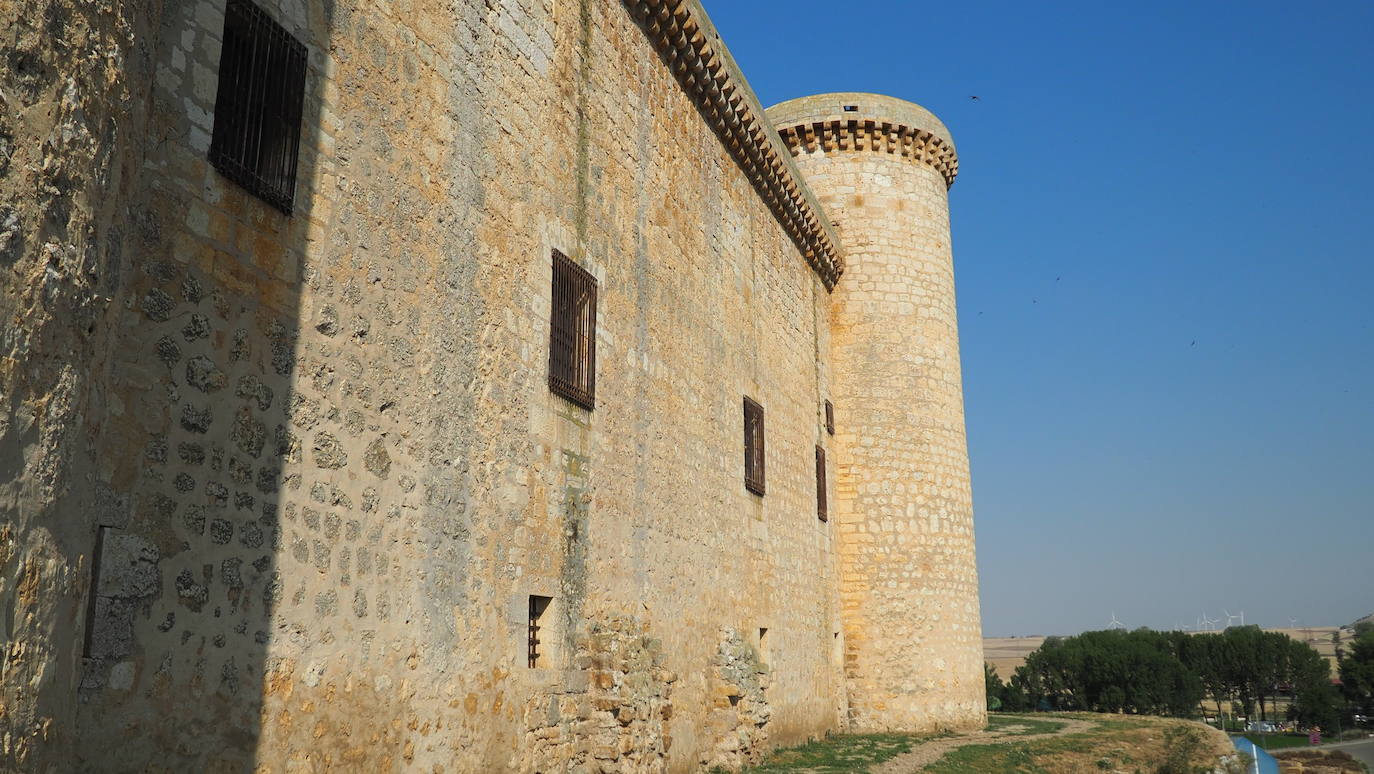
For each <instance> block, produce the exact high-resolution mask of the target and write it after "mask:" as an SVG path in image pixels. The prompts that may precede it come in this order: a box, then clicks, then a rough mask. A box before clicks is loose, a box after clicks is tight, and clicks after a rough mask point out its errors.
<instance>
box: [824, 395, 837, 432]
mask: <svg viewBox="0 0 1374 774" xmlns="http://www.w3.org/2000/svg"><path fill="white" fill-rule="evenodd" d="M825 432H827V433H829V434H831V435H834V434H835V404H833V403H831V402H830V401H828V400H827V401H826V402H825Z"/></svg>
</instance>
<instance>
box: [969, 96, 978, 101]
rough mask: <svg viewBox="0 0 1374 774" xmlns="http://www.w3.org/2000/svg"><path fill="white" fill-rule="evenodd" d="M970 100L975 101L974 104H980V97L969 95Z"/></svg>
mask: <svg viewBox="0 0 1374 774" xmlns="http://www.w3.org/2000/svg"><path fill="white" fill-rule="evenodd" d="M969 99H971V100H973V101H974V102H978V101H979V100H978V97H976V96H973V95H969Z"/></svg>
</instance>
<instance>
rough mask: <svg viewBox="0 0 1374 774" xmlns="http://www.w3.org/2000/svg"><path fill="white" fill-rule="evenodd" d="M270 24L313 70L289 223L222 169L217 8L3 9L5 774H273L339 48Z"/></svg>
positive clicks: (34, 4)
mask: <svg viewBox="0 0 1374 774" xmlns="http://www.w3.org/2000/svg"><path fill="white" fill-rule="evenodd" d="M230 5H233V3H232V2H231V3H230ZM16 6H17V7H16ZM263 7H264V8H265V9H266V10H267V12H268V15H269V16H270V17H272V18H273V19H276V20H278V21H280V22H281V23H282V25H283V26H284V27H285V28H286V29H287V30H288V31H289V32H291V33H292V34H294V35H296V36H297V37H298V38H299V39H301V40H302V41H303V42H304V43H305V44H306V46H307V47H308V49H309V51H310V56H311V59H310V63H311V64H310V67H309V73H308V76H307V78H306V86H305V89H306V91H305V103H304V111H303V113H304V118H303V121H302V124H301V128H300V148H301V152H300V155H299V168H298V176H297V181H298V182H297V184H296V186H295V189H294V190H295V196H294V206H293V214H292V215H291V216H290V217H288V216H287V215H285V214H283V213H282V212H280V211H279V210H278V209H275V208H273V207H272V206H270V205H268V204H267V203H265V202H264V201H263V200H262V199H260V198H258V197H255V196H254V195H252V194H250V193H248V192H247V191H246V190H244V189H243V188H241V187H239V186H237V185H235V184H233V183H231V182H229V180H227V179H226V178H225V177H223V176H222V175H221V174H220V173H219V172H217V171H215V170H214V169H213V168H212V167H211V165H210V163H209V161H208V152H209V144H210V138H211V136H212V132H213V127H214V121H215V100H216V85H217V78H216V74H217V73H218V70H219V66H220V55H221V51H222V48H223V35H224V31H225V28H224V25H225V8H226V4H225V2H223V0H217V1H216V2H188V3H169V4H167V5H166V6H165V7H164V6H162V5H161V4H160V3H158V2H156V0H152V1H150V2H135V3H130V4H125V5H121V6H117V7H115V8H114V9H111V8H109V7H107V6H103V5H102V6H100V7H99V8H96V7H94V6H90V7H87V6H83V5H81V4H78V3H75V2H72V1H71V0H15V1H14V2H5V3H4V4H3V8H4V10H3V11H0V15H3V17H4V18H6V19H7V20H8V21H7V24H9V22H14V26H13V27H11V28H10V30H8V31H7V32H6V33H5V34H4V37H5V39H4V40H3V41H0V47H3V48H4V49H5V50H4V51H0V60H3V63H0V101H3V102H4V104H5V109H4V110H0V114H8V115H9V116H11V117H13V118H17V120H13V121H7V120H5V119H0V164H5V165H6V166H9V164H10V163H13V164H14V165H15V166H14V167H13V169H14V171H15V175H14V176H12V177H9V176H7V175H3V176H0V179H3V180H4V183H3V185H4V187H3V189H0V191H3V194H4V198H3V199H0V269H3V270H5V272H6V273H7V276H6V277H4V278H3V280H0V282H3V285H4V288H3V289H4V291H5V297H4V298H3V300H0V312H2V313H4V316H5V318H6V319H7V320H11V319H12V320H14V321H15V325H14V326H13V328H11V329H9V330H7V332H6V333H5V334H3V335H0V363H3V366H2V367H0V388H3V389H0V398H3V412H4V413H3V414H0V524H3V527H0V621H2V622H3V629H0V641H3V642H5V645H6V648H5V653H4V656H3V658H4V661H3V665H2V666H0V689H2V690H3V693H2V694H0V704H3V705H4V706H5V707H6V709H5V711H4V712H3V713H0V737H3V739H4V742H3V747H2V748H0V768H4V769H7V770H8V769H9V767H11V766H14V767H17V768H18V769H19V770H26V771H67V770H82V771H106V770H109V771H114V770H119V771H126V770H145V769H147V770H153V769H158V768H164V769H167V770H174V771H191V770H220V769H228V770H251V769H252V768H253V767H254V765H255V756H256V742H257V738H258V736H259V734H260V723H261V720H260V714H261V713H260V709H261V706H262V701H263V691H264V688H265V686H268V685H270V680H269V675H268V674H267V672H268V670H267V655H266V654H267V647H268V643H269V641H270V639H271V638H272V636H274V635H273V611H274V609H275V606H276V604H277V602H278V600H279V599H280V598H281V593H282V582H281V576H280V573H279V572H278V570H277V566H276V564H277V558H276V553H277V550H278V548H279V546H280V544H281V538H280V534H281V531H280V530H281V527H280V521H281V513H282V510H283V509H282V504H281V495H282V490H283V489H284V488H286V487H290V486H292V485H293V482H292V480H291V477H290V476H289V475H284V474H283V469H284V467H286V466H289V465H290V464H291V463H292V461H294V460H298V459H300V457H301V455H302V448H301V442H300V441H299V440H298V439H297V437H296V436H295V433H294V432H293V429H292V428H293V425H292V419H293V407H294V405H295V401H294V393H293V381H294V379H295V378H296V340H297V329H296V327H297V324H298V319H299V317H300V311H299V307H300V301H299V298H300V292H301V287H302V272H303V268H302V267H303V266H304V265H305V257H306V252H307V248H308V245H307V234H308V233H309V231H310V229H311V220H312V218H313V215H314V212H313V211H314V207H315V201H314V197H313V190H314V187H315V185H316V180H315V178H316V174H317V169H316V165H317V154H316V149H317V148H318V147H320V146H321V130H320V92H321V86H322V83H321V79H320V77H319V72H318V67H317V64H318V62H319V61H321V60H320V59H319V58H318V57H319V54H320V52H323V51H328V34H327V30H328V29H329V26H330V23H329V15H328V14H327V13H326V12H325V11H323V10H320V9H315V10H314V11H313V12H311V13H307V12H306V11H305V10H304V9H303V8H300V7H298V4H295V3H292V2H290V0H284V1H283V2H273V0H268V1H267V2H266V3H264V4H263ZM307 31H308V33H307ZM8 171H10V170H9V169H0V173H7V172H8ZM35 192H37V193H36V194H35ZM329 452H330V450H329V449H324V450H318V449H317V450H316V453H317V454H324V455H326V456H327V455H328V454H329ZM294 484H295V485H297V486H298V485H299V477H297V480H296V481H295V482H294Z"/></svg>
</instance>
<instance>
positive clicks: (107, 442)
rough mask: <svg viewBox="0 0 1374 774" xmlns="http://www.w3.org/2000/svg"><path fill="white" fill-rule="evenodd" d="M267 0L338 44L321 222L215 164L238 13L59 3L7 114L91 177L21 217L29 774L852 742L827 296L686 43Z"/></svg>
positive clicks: (588, 6)
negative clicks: (588, 366) (565, 346)
mask: <svg viewBox="0 0 1374 774" xmlns="http://www.w3.org/2000/svg"><path fill="white" fill-rule="evenodd" d="M260 4H261V5H262V6H263V7H264V8H265V9H266V10H267V11H268V12H269V13H270V14H271V15H272V16H273V18H275V19H276V20H277V21H278V22H280V23H281V24H282V25H283V26H284V27H286V28H287V29H288V30H289V31H290V32H292V33H293V34H295V35H296V36H298V37H299V38H300V39H301V40H302V41H303V42H305V43H306V45H307V46H308V47H309V49H310V64H309V75H308V78H307V89H306V91H307V97H306V110H305V123H304V127H303V129H302V139H301V144H302V152H301V156H300V172H299V183H298V186H297V201H296V212H295V214H294V215H293V216H291V217H290V218H287V217H285V216H283V215H281V214H280V213H278V212H276V211H275V210H272V209H270V208H269V207H267V206H266V205H264V204H263V203H262V202H260V201H258V200H256V199H254V198H253V197H251V196H250V195H248V194H247V193H245V192H244V191H242V190H241V189H239V188H237V187H236V186H234V185H233V184H231V183H229V182H228V181H227V180H226V179H224V178H223V177H222V176H220V175H219V174H218V173H217V172H215V171H214V170H213V169H212V168H211V167H210V166H209V164H208V162H207V160H206V151H207V149H208V144H209V137H210V133H211V131H212V128H213V119H214V117H213V110H214V100H215V90H216V77H217V65H218V57H219V45H220V35H221V31H222V27H223V15H222V14H223V4H222V3H221V2H212V1H210V0H193V1H191V2H185V3H179V4H175V5H170V6H168V7H166V8H163V7H161V6H158V5H156V4H148V5H146V6H145V5H138V6H128V7H125V6H121V7H120V8H121V10H120V12H119V13H116V14H111V15H103V16H102V15H101V14H97V13H95V12H94V11H86V10H79V8H84V6H80V7H79V8H78V4H76V3H71V2H67V0H22V1H21V0H0V17H3V18H7V19H16V18H24V19H36V20H43V21H42V22H41V23H36V24H32V25H25V26H22V35H23V36H27V37H24V39H23V40H22V41H20V43H11V42H10V41H11V39H10V38H7V39H6V41H5V44H6V45H10V46H11V47H12V48H15V50H19V49H20V48H22V56H14V57H10V58H9V59H8V60H7V67H8V68H9V69H6V70H4V71H3V72H4V82H3V84H0V91H3V94H4V99H5V100H6V101H7V102H10V101H19V102H21V103H22V105H21V109H20V111H19V112H18V113H17V115H20V116H22V117H23V121H22V122H17V123H12V124H8V125H6V126H5V127H0V128H3V129H4V130H5V131H6V132H8V133H9V134H10V135H12V136H14V137H15V138H16V140H15V146H14V147H20V148H24V149H26V150H24V151H23V153H22V154H20V155H16V156H15V158H16V159H21V160H22V161H23V162H24V164H26V165H35V166H36V167H38V168H42V158H41V157H40V156H38V155H33V154H34V153H37V152H38V151H33V150H29V149H42V151H41V153H45V154H47V155H48V157H49V158H51V159H53V160H54V162H55V163H58V164H59V165H60V167H61V169H60V172H61V175H56V176H54V175H53V173H51V172H50V173H48V175H49V176H48V177H46V178H44V177H43V176H42V175H38V174H37V173H31V172H30V171H28V167H27V166H25V167H22V168H21V167H20V166H18V162H17V161H16V162H15V164H16V166H15V167H14V169H15V170H16V174H15V175H14V176H12V177H9V178H7V179H6V180H5V183H4V186H5V187H4V193H5V197H6V198H5V202H4V207H5V209H0V231H2V232H3V233H0V240H8V241H3V242H0V251H2V252H3V255H4V260H5V261H6V262H7V264H6V267H5V268H6V270H7V272H8V273H7V274H6V275H5V280H4V281H5V282H6V283H8V284H7V285H6V286H5V296H4V301H3V303H4V306H3V308H0V311H3V312H4V313H5V315H6V319H11V317H17V318H18V319H21V320H22V323H23V324H22V326H20V327H19V328H16V329H15V330H17V331H20V332H21V333H20V334H19V335H16V334H14V333H10V332H7V333H6V338H5V339H4V342H3V344H4V347H5V348H4V351H3V357H4V360H3V361H2V362H0V366H3V378H4V379H5V381H4V382H3V384H4V387H5V392H4V396H3V397H4V399H5V404H4V405H5V408H4V410H5V412H6V413H5V417H4V424H3V425H2V426H0V436H3V439H4V441H5V443H4V444H3V446H0V454H4V455H6V456H5V458H4V466H5V467H4V468H3V472H4V474H5V475H4V482H3V497H4V500H3V503H2V504H0V507H2V508H3V509H4V510H3V513H4V516H5V520H4V526H3V527H0V530H3V534H2V535H0V568H2V569H3V573H4V575H3V583H4V585H3V586H0V603H3V605H4V610H3V616H0V619H3V621H4V622H5V624H4V625H5V627H6V629H5V632H4V633H5V635H6V637H7V655H6V657H5V662H4V670H3V672H0V682H3V690H4V692H5V693H4V696H5V699H6V704H5V707H6V708H5V710H4V712H5V714H4V715H3V716H2V717H0V738H3V740H4V741H3V744H4V747H3V754H4V756H5V757H4V758H3V759H0V760H3V761H4V762H5V764H6V765H10V766H14V767H18V768H21V769H24V770H34V771H43V770H52V771H64V770H72V769H78V770H91V771H101V770H105V771H124V770H148V771H159V770H166V771H186V770H205V771H260V772H288V771H291V772H295V771H325V770H368V771H373V770H375V771H390V770H400V769H411V768H414V769H423V770H428V771H450V772H469V771H470V772H475V771H550V770H554V771H557V770H563V769H565V768H566V769H571V768H574V767H582V768H583V769H584V770H588V771H624V772H638V771H646V772H648V771H664V770H666V771H693V770H697V769H699V768H702V767H705V766H710V765H717V764H720V765H726V766H735V765H738V764H740V763H743V762H747V761H749V760H754V759H756V758H757V757H758V756H759V755H760V754H761V752H762V751H763V750H764V749H765V748H766V747H767V746H769V745H774V744H779V743H787V742H794V741H800V740H802V739H804V738H805V737H807V736H809V735H817V734H821V733H823V732H825V731H827V730H830V729H834V728H836V727H837V726H838V725H839V724H840V723H841V720H842V717H841V713H842V710H843V707H844V706H845V705H846V701H845V698H844V697H845V687H844V681H843V678H842V673H841V669H840V667H841V664H840V660H839V654H840V653H841V651H842V647H843V635H842V634H841V633H840V625H839V619H840V611H839V599H840V593H839V588H840V584H839V579H838V575H837V569H836V562H837V559H836V546H835V531H836V527H837V526H838V525H836V523H835V522H834V521H832V522H830V523H826V522H821V521H819V520H818V519H817V516H816V502H815V496H816V493H815V478H814V465H813V460H814V457H813V448H814V446H815V445H817V444H818V443H820V444H822V445H828V442H829V437H828V436H826V435H825V433H824V430H823V429H822V425H821V418H820V405H821V401H822V400H823V399H824V398H825V397H829V390H830V389H831V388H830V383H829V373H828V371H829V366H828V364H827V359H828V353H829V352H830V351H831V344H830V340H829V329H830V325H831V320H830V303H829V296H828V294H827V291H826V288H825V285H824V283H823V281H822V279H821V278H820V277H818V275H817V273H816V272H815V271H813V269H812V268H811V266H809V265H808V262H807V258H805V257H804V256H803V255H802V254H801V253H799V249H798V247H797V238H796V236H795V233H796V230H795V228H793V229H792V230H789V229H788V228H785V227H784V226H783V225H782V224H781V223H780V221H779V218H778V214H777V211H776V209H775V208H774V207H772V206H770V205H769V204H768V203H767V202H766V201H765V199H764V198H763V197H761V196H760V193H759V190H758V183H757V180H756V179H754V178H751V176H749V175H746V174H745V172H744V171H743V169H742V167H741V165H740V163H739V162H738V161H737V159H736V158H735V157H734V156H732V155H731V153H730V152H729V150H727V147H726V146H725V145H724V144H723V143H722V142H721V139H720V137H719V135H718V134H717V133H716V130H715V129H714V128H713V127H712V125H711V124H710V123H709V122H708V121H706V120H704V117H703V114H702V112H701V109H700V107H699V106H698V104H697V103H696V102H694V101H693V100H692V99H690V98H689V97H688V96H687V94H686V92H685V91H684V89H683V86H682V84H681V82H680V81H679V79H678V78H677V77H676V76H675V74H674V72H673V71H672V70H671V69H670V68H669V67H668V66H667V65H665V62H664V60H663V59H662V58H661V55H660V53H659V51H657V50H656V49H655V48H654V47H653V46H652V45H651V43H650V38H649V37H648V36H647V35H646V34H645V31H644V29H642V28H641V27H640V26H639V25H638V24H637V23H636V21H635V19H634V18H633V17H632V16H631V14H629V13H627V12H626V9H625V8H624V7H622V6H621V5H619V4H613V3H603V2H596V1H595V0H579V1H578V2H554V1H553V0H502V1H501V2H493V3H460V4H457V5H456V6H455V5H453V4H445V3H438V2H432V1H431V0H412V1H409V2H400V3H389V4H376V3H357V2H352V0H338V1H337V2H327V3H326V2H313V1H312V2H305V1H304V0H264V2H261V3H260ZM52 18H70V19H72V21H71V22H70V24H68V23H66V22H62V23H58V22H53V21H50V19H52ZM73 25H75V26H80V25H86V26H88V27H90V28H91V29H93V30H95V31H96V32H97V33H98V34H97V35H94V36H92V37H83V36H78V35H74V34H72V30H73V29H75V26H73ZM15 29H21V28H20V27H16V28H15ZM5 34H7V35H9V34H11V33H10V32H6V33H5ZM14 34H15V35H16V36H19V35H20V34H21V33H14ZM63 36H65V37H64V39H65V40H67V41H68V43H67V44H66V45H71V46H76V47H78V50H72V51H66V50H64V49H62V48H61V47H60V46H57V45H56V44H55V43H54V41H55V40H56V39H57V38H59V37H63ZM97 54H98V56H96V55H97ZM24 57H28V58H27V59H26V58H24ZM76 61H81V62H94V63H96V64H97V65H98V70H99V71H98V72H92V73H83V74H82V79H80V80H79V83H77V84H76V85H75V86H73V85H71V84H69V83H68V80H67V79H66V78H65V77H64V76H63V73H62V70H61V68H64V67H67V66H69V65H68V64H66V63H68V62H76ZM15 63H19V64H22V65H23V67H19V66H18V64H15ZM33 63H38V64H33ZM39 65H41V67H39ZM35 67H38V69H37V70H35V69H33V68H35ZM100 68H103V69H100ZM33 72H39V73H40V74H41V75H42V78H40V79H39V80H38V81H34V83H36V84H37V85H35V86H34V87H33V89H32V90H31V92H30V91H26V90H25V89H24V88H17V86H22V85H23V84H24V83H27V81H25V80H24V79H25V78H30V77H31V73H33ZM33 77H37V76H33ZM64 89H66V90H67V91H66V92H64V91H63V90H64ZM82 122H85V123H84V124H83V123H82ZM72 126H79V127H80V132H86V133H87V134H81V133H80V132H78V133H77V134H74V135H72V134H67V133H66V132H67V129H69V128H70V127H72ZM87 135H89V136H87ZM45 143H48V144H46V145H45ZM91 152H93V153H94V154H95V156H96V159H95V161H96V163H91V160H90V159H88V158H87V157H86V156H85V155H83V154H87V153H91ZM102 153H104V154H108V155H109V157H110V158H113V159H114V161H113V162H106V161H101V159H102V158H104V157H102V156H101V154H102ZM106 166H110V168H112V169H117V170H119V172H118V174H113V173H112V174H111V175H110V176H109V177H100V176H99V175H100V171H101V170H103V169H105V168H106ZM48 168H49V169H50V170H51V169H53V167H52V166H51V164H50V165H49V167H48ZM21 169H22V170H25V171H23V172H22V173H19V172H18V171H19V170H21ZM88 174H91V175H93V177H91V178H90V179H87V178H85V177H84V176H85V175H88ZM63 175H65V177H63ZM40 184H41V185H40ZM44 185H50V186H52V187H53V188H52V190H55V191H57V192H58V193H59V194H60V195H54V196H53V197H51V198H50V199H42V200H41V201H39V202H37V203H35V202H34V201H33V200H32V199H31V197H30V194H29V193H28V191H29V190H30V189H29V187H30V186H36V187H37V188H38V189H39V190H48V189H46V188H43V186H44ZM64 197H65V198H64ZM64 202H65V204H64ZM63 207H65V208H66V209H61V208H63ZM25 208H27V209H25ZM16 209H17V210H22V211H20V212H19V213H18V216H17V217H18V220H17V221H16V222H17V223H19V224H20V225H19V226H18V227H17V228H14V229H11V227H10V225H9V223H10V221H9V215H8V213H9V212H11V211H13V210H16ZM55 211H56V212H60V213H62V214H64V215H66V216H67V217H63V218H58V219H56V220H52V221H51V222H48V221H44V220H42V219H43V218H53V217H55V215H54V212H55ZM11 231H13V233H14V234H18V235H19V236H17V237H16V236H9V234H10V233H11ZM16 245H17V247H16ZM555 248H556V249H559V250H561V251H563V252H565V253H567V254H568V255H570V256H572V257H573V258H574V259H576V260H578V261H579V262H581V263H582V264H583V265H584V266H586V267H588V268H589V269H590V270H591V271H592V272H593V273H594V274H595V275H596V276H597V277H598V279H599V280H600V283H601V295H600V299H601V300H600V313H599V326H598V330H599V337H598V345H597V346H598V378H597V408H596V410H595V411H594V412H591V413H588V412H585V411H583V410H581V409H577V408H574V407H572V406H571V405H570V404H568V403H566V402H565V401H563V400H562V399H561V398H557V397H555V396H553V395H551V394H550V393H549V391H548V387H547V384H546V381H545V375H546V367H547V365H546V364H547V346H548V316H549V305H550V300H549V293H550V291H549V271H550V260H549V254H550V251H551V250H552V249H555ZM744 395H749V396H751V397H752V398H754V399H756V400H758V401H759V402H760V403H762V404H763V405H764V407H765V410H766V412H767V448H768V493H767V495H766V496H765V497H763V498H762V499H760V498H759V497H757V496H755V495H752V494H750V493H748V492H746V491H745V489H744V485H743V470H742V468H743V463H742V460H743V446H742V443H743V441H742V433H741V422H742V417H741V412H742V409H741V401H742V398H743V396H744ZM97 546H99V551H98V552H97ZM97 553H98V554H99V556H98V557H97V556H96V554H97ZM96 559H98V564H99V570H98V572H96V573H94V577H93V573H92V565H93V564H95V563H97V562H96V561H95V560H96ZM532 594H538V595H542V596H549V597H552V598H553V599H554V602H553V605H552V607H551V608H550V611H549V612H548V613H547V614H546V616H547V617H548V618H549V619H550V620H548V621H547V622H546V623H547V626H548V628H547V629H546V633H545V645H546V646H547V649H548V650H547V653H546V654H545V657H546V659H547V664H548V666H547V667H541V668H536V669H531V668H529V667H528V666H527V665H526V662H525V646H526V639H525V637H526V626H527V602H528V598H529V595H532ZM764 630H766V633H764Z"/></svg>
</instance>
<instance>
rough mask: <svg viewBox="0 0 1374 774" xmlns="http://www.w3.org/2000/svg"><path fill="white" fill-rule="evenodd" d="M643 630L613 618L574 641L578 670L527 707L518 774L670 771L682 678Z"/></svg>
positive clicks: (574, 664)
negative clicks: (674, 700)
mask: <svg viewBox="0 0 1374 774" xmlns="http://www.w3.org/2000/svg"><path fill="white" fill-rule="evenodd" d="M645 628H646V627H644V626H643V625H641V624H639V623H638V622H636V621H633V620H630V619H626V618H612V619H611V620H609V621H607V622H605V623H604V624H602V623H593V624H592V625H591V627H590V629H589V630H588V631H584V632H582V633H580V634H579V635H578V636H577V637H576V638H575V644H574V648H575V649H574V651H573V659H572V667H573V671H570V672H569V673H568V675H566V676H564V677H563V678H562V679H554V680H552V681H550V682H551V684H550V686H549V687H548V688H547V689H546V690H540V691H536V692H535V694H534V695H533V696H532V697H531V698H530V699H529V700H528V701H526V703H525V712H524V721H525V729H526V732H525V738H524V741H523V743H522V745H521V747H522V752H521V757H520V764H519V770H520V771H530V772H542V771H589V772H618V774H649V773H650V772H660V771H663V770H664V760H665V755H666V753H667V751H668V749H669V748H670V747H671V746H672V738H671V737H670V736H669V734H668V721H669V720H670V719H671V718H672V716H673V711H672V704H671V702H670V693H671V688H672V683H673V682H674V681H675V680H676V679H677V676H676V675H674V674H673V673H672V672H669V671H668V670H667V669H664V668H663V666H662V661H663V651H662V645H661V644H660V643H659V641H658V640H655V639H652V638H650V637H648V636H646V635H645V634H643V631H644V629H645Z"/></svg>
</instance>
